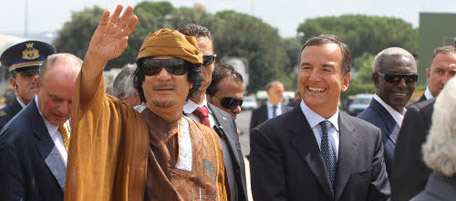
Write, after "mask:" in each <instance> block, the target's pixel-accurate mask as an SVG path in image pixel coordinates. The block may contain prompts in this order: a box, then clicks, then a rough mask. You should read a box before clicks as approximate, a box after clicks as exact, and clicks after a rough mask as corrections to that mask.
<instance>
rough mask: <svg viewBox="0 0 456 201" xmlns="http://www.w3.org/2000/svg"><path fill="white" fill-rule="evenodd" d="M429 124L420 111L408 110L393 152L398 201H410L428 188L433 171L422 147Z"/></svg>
mask: <svg viewBox="0 0 456 201" xmlns="http://www.w3.org/2000/svg"><path fill="white" fill-rule="evenodd" d="M428 123H429V122H426V120H425V119H424V117H423V115H422V113H420V112H419V111H418V109H417V107H413V106H412V107H410V108H409V109H408V110H407V113H406V114H405V117H404V120H403V122H402V127H401V130H400V131H399V136H398V138H397V141H396V150H395V152H394V155H395V156H394V163H393V175H392V183H391V187H392V196H393V197H392V198H393V200H395V201H405V200H409V199H411V198H412V197H413V196H415V195H416V194H418V193H419V192H420V191H421V190H422V189H424V187H425V185H426V181H427V178H428V176H429V174H430V173H431V171H430V169H429V168H427V167H426V165H425V164H424V162H423V159H422V154H421V145H422V144H423V143H424V142H425V140H426V134H427V132H428V129H429V127H428Z"/></svg>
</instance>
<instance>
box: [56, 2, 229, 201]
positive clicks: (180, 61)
mask: <svg viewBox="0 0 456 201" xmlns="http://www.w3.org/2000/svg"><path fill="white" fill-rule="evenodd" d="M121 11H122V6H120V5H119V6H118V7H117V8H116V11H115V12H114V13H113V15H112V16H111V18H110V19H109V15H110V13H109V11H106V12H105V13H104V14H103V17H102V19H101V21H100V24H99V25H98V27H97V30H96V31H95V33H94V35H93V36H92V40H91V42H90V44H89V48H88V50H87V53H86V57H85V60H84V64H83V67H82V70H81V73H80V75H79V77H78V80H77V83H76V88H75V94H74V100H73V105H72V107H73V111H74V113H73V116H72V125H71V126H72V139H71V144H70V151H69V156H68V170H67V179H66V190H65V200H67V201H73V200H77V201H87V200H97V201H99V200H134V201H137V200H173V201H174V200H221V201H225V200H226V192H225V186H224V183H225V178H224V174H225V173H224V164H223V153H222V149H221V147H220V142H219V140H218V137H217V135H216V134H215V133H214V132H213V131H212V130H211V129H209V128H207V127H205V126H203V125H201V124H199V123H198V122H195V121H193V120H190V119H189V118H187V117H184V116H183V115H182V110H183V105H184V103H185V101H186V100H187V99H188V98H189V97H191V95H192V94H193V93H194V91H195V89H196V88H198V87H199V85H200V83H201V76H202V75H201V69H200V65H201V64H202V53H201V52H200V51H199V49H198V46H197V43H196V39H195V38H194V37H190V36H185V35H183V34H180V33H179V32H178V31H172V30H169V29H161V30H159V31H157V32H155V33H153V34H149V35H148V36H147V37H146V39H145V40H144V43H143V45H142V47H141V49H140V52H139V55H138V57H137V64H138V69H137V70H136V71H135V88H137V89H138V92H139V94H140V97H141V101H143V102H145V106H146V107H145V108H144V110H142V111H141V113H138V112H137V111H135V110H133V109H132V108H131V107H130V106H128V105H127V104H125V103H122V102H120V101H119V100H117V99H116V98H114V97H112V96H110V95H106V94H105V93H104V80H103V68H104V66H105V64H106V62H107V61H109V60H111V59H114V58H116V57H118V56H120V55H121V53H122V52H123V51H124V50H125V48H126V46H127V41H128V36H129V35H130V34H131V32H132V31H133V29H134V28H135V26H136V23H137V21H138V19H137V17H136V16H133V17H132V18H131V19H130V15H131V14H132V12H133V8H132V7H131V6H129V7H128V8H127V9H126V10H125V13H124V15H123V16H122V17H121V18H120V19H119V15H120V13H121ZM117 19H119V20H117ZM129 20H130V21H129Z"/></svg>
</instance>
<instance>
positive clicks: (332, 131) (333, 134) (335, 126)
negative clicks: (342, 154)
mask: <svg viewBox="0 0 456 201" xmlns="http://www.w3.org/2000/svg"><path fill="white" fill-rule="evenodd" d="M301 110H302V113H304V116H305V117H306V119H307V121H308V123H309V125H310V128H312V131H313V134H314V136H315V139H316V140H317V144H318V147H319V148H320V151H321V136H322V135H323V133H322V131H321V126H319V123H320V122H321V121H323V120H328V121H329V122H331V126H329V127H328V138H329V143H331V144H332V146H333V147H334V148H335V151H336V160H337V159H338V158H339V139H340V134H339V109H337V112H336V113H335V114H334V115H333V116H331V117H330V118H329V119H325V118H323V117H322V116H321V115H319V114H317V113H316V112H314V111H313V110H311V109H310V108H309V107H307V105H306V104H305V103H304V101H301Z"/></svg>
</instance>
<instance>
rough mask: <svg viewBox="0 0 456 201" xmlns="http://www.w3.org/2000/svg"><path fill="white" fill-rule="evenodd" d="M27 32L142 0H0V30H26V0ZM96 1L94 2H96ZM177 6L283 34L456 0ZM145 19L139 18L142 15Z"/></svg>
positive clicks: (260, 0)
mask: <svg viewBox="0 0 456 201" xmlns="http://www.w3.org/2000/svg"><path fill="white" fill-rule="evenodd" d="M26 1H28V5H29V9H28V11H29V12H28V33H37V32H46V31H55V30H58V29H60V28H61V27H62V25H63V24H64V23H65V22H66V21H69V20H70V17H71V13H72V12H73V11H81V10H82V9H83V8H84V7H92V6H93V5H95V4H96V5H99V6H101V7H102V8H106V9H110V10H113V9H114V8H115V6H116V5H117V4H119V3H120V4H123V5H133V6H134V5H136V4H137V3H138V2H140V1H141V0H123V1H118V0H1V1H0V8H2V12H0V22H1V23H0V33H14V34H18V35H23V33H24V29H25V28H24V27H25V26H24V21H25V20H24V19H25V9H24V8H25V2H26ZM93 2H94V3H93ZM170 2H171V3H172V4H173V5H174V7H181V6H187V7H190V6H192V5H193V4H194V3H201V4H203V5H204V6H205V7H206V9H207V10H208V11H209V12H210V13H216V12H217V11H221V10H228V9H229V10H235V11H238V12H241V13H247V14H250V15H254V16H256V17H259V18H261V19H263V20H264V21H265V22H267V23H269V24H270V25H272V26H273V27H276V28H278V29H279V33H280V35H282V36H285V37H290V36H295V34H296V28H297V27H298V24H299V23H301V22H303V21H304V20H305V19H308V18H314V17H318V16H328V15H333V16H334V15H341V14H366V15H376V16H392V17H398V18H401V19H403V20H405V21H407V22H410V23H412V24H413V26H414V27H417V26H418V24H419V13H420V12H447V13H448V12H453V13H456V1H455V0H433V1H431V0H402V1H401V0H338V1H332V0H318V1H308V0H171V1H170ZM140 20H141V19H140Z"/></svg>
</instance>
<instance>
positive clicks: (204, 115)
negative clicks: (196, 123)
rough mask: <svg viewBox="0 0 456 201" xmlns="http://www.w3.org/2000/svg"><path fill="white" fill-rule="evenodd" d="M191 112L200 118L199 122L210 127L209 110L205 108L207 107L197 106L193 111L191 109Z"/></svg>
mask: <svg viewBox="0 0 456 201" xmlns="http://www.w3.org/2000/svg"><path fill="white" fill-rule="evenodd" d="M193 114H194V115H196V116H197V117H198V118H199V119H200V123H202V124H203V125H205V126H207V127H209V128H210V127H211V123H210V122H209V110H208V109H207V107H205V106H202V107H198V108H196V110H195V111H193Z"/></svg>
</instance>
